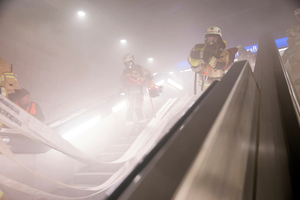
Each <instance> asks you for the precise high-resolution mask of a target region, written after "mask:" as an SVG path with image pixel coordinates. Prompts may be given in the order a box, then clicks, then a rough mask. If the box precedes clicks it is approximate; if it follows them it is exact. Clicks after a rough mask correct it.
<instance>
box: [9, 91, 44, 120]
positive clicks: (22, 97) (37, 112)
mask: <svg viewBox="0 0 300 200" xmlns="http://www.w3.org/2000/svg"><path fill="white" fill-rule="evenodd" d="M15 103H16V104H17V105H18V106H20V107H21V108H23V110H25V111H26V112H28V113H29V114H31V115H32V116H34V117H35V118H37V119H38V120H40V121H41V122H44V121H45V116H44V114H43V112H42V109H41V107H40V106H39V104H37V103H35V102H32V101H30V93H29V92H28V90H26V89H24V88H22V89H21V92H20V94H19V95H18V99H17V101H16V102H15Z"/></svg>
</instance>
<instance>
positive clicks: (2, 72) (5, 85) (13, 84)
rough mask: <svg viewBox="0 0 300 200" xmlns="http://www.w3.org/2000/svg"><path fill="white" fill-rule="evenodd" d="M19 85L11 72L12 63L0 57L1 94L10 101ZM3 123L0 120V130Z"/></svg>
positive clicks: (18, 89)
mask: <svg viewBox="0 0 300 200" xmlns="http://www.w3.org/2000/svg"><path fill="white" fill-rule="evenodd" d="M20 89H21V88H20V86H19V83H18V80H17V78H16V76H15V74H14V73H13V72H12V65H10V64H8V63H7V62H5V61H4V60H2V59H1V58H0V92H1V95H2V96H4V97H6V98H8V99H9V100H11V101H15V99H16V96H17V95H18V93H19V92H20ZM2 127H3V124H2V123H1V122H0V130H1V129H2Z"/></svg>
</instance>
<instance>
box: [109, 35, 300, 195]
mask: <svg viewBox="0 0 300 200" xmlns="http://www.w3.org/2000/svg"><path fill="white" fill-rule="evenodd" d="M298 120H299V104H298V102H297V100H296V98H295V94H294V90H293V87H292V85H291V82H290V80H289V78H288V74H287V73H286V70H285V69H284V66H283V65H282V62H281V59H280V56H279V53H278V50H277V47H276V44H275V42H274V39H273V37H272V35H270V34H267V35H265V36H262V37H261V38H260V41H259V49H258V54H257V61H256V65H255V71H254V73H252V70H251V69H250V66H249V63H248V62H246V61H241V62H237V63H235V64H234V65H233V66H232V67H231V69H230V70H229V72H228V73H227V74H226V75H225V76H224V78H223V79H222V80H221V81H220V82H214V83H213V84H212V85H211V87H209V88H208V89H207V90H206V91H205V93H204V94H202V96H201V97H200V98H199V99H198V100H197V101H196V102H195V103H194V104H193V106H192V107H191V108H190V109H189V110H188V111H187V112H186V113H185V115H184V116H183V117H182V118H181V119H180V120H178V121H177V123H176V124H175V125H174V126H173V127H172V128H171V130H170V131H169V132H168V133H167V134H166V135H165V136H164V137H163V138H162V139H161V140H160V141H159V142H158V143H157V145H156V146H155V147H154V148H153V149H152V150H151V152H150V153H149V154H147V155H146V156H145V157H144V158H143V159H142V161H141V162H140V163H139V164H138V165H137V166H136V167H135V169H134V170H133V171H132V172H131V173H130V174H129V175H128V176H127V177H126V178H125V179H124V180H123V181H122V182H121V183H120V184H119V185H118V186H117V187H115V188H114V189H111V190H110V191H109V192H108V197H107V199H108V200H112V199H130V200H135V199H137V200H139V199H143V200H147V199H149V200H150V199H151V200H152V199H176V200H181V199H189V200H190V199H191V200H192V199H259V200H260V199H264V200H266V199H272V200H274V199H299V198H300V192H299V185H300V184H299V180H300V174H299V169H300V159H299V158H300V135H299V134H300V129H299V121H298Z"/></svg>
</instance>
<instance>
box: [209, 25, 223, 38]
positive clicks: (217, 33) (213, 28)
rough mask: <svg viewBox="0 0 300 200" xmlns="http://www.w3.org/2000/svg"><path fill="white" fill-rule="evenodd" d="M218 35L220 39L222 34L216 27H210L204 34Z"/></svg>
mask: <svg viewBox="0 0 300 200" xmlns="http://www.w3.org/2000/svg"><path fill="white" fill-rule="evenodd" d="M209 34H212V35H219V36H220V37H222V33H221V29H220V28H219V27H216V26H211V27H209V28H208V29H207V30H206V34H205V35H209Z"/></svg>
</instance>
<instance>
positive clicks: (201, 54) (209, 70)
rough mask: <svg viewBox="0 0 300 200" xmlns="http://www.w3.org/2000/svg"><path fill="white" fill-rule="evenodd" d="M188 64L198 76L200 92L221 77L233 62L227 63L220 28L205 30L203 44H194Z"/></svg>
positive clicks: (227, 56)
mask: <svg viewBox="0 0 300 200" xmlns="http://www.w3.org/2000/svg"><path fill="white" fill-rule="evenodd" d="M236 51H237V50H236ZM188 62H189V63H190V65H191V68H192V70H193V71H194V72H196V73H198V74H199V85H200V86H201V90H202V91H204V90H205V89H206V88H207V87H208V86H209V85H210V84H211V83H212V82H213V81H215V80H220V79H221V78H222V77H223V75H224V71H225V70H226V67H228V64H229V63H230V62H231V63H232V62H233V61H229V52H228V51H227V50H226V41H224V40H223V39H222V33H221V29H220V28H218V27H216V26H212V27H209V28H208V29H207V30H206V34H205V43H200V44H196V45H195V46H194V48H192V50H191V51H190V55H189V57H188Z"/></svg>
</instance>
